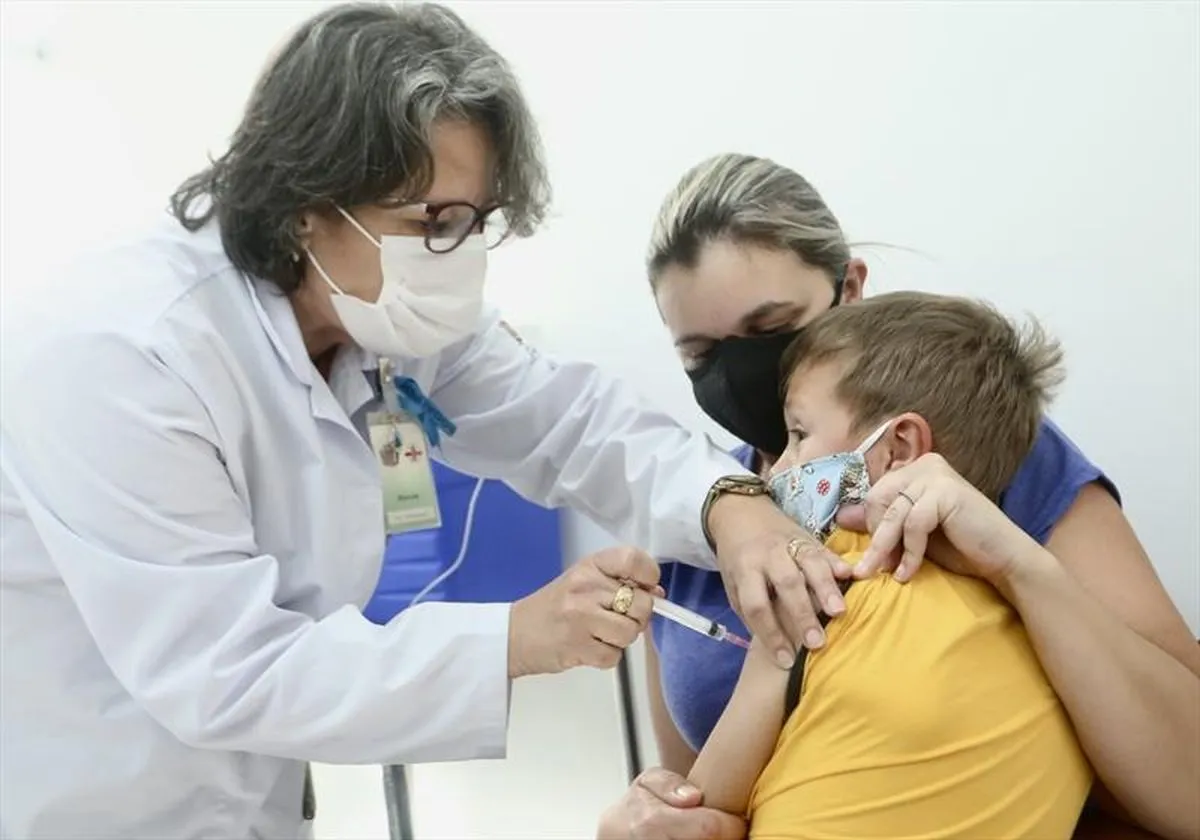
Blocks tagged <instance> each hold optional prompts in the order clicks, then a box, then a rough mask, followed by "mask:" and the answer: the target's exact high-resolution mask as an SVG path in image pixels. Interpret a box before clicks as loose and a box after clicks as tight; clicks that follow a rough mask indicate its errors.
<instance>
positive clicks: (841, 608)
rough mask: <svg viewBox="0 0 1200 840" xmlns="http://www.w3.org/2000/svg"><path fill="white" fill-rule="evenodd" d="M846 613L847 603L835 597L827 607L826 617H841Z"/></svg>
mask: <svg viewBox="0 0 1200 840" xmlns="http://www.w3.org/2000/svg"><path fill="white" fill-rule="evenodd" d="M845 611H846V602H845V601H843V600H842V599H841V598H838V597H836V596H835V597H833V598H830V599H829V603H828V604H826V605H825V614H826V615H841V614H842V613H843V612H845Z"/></svg>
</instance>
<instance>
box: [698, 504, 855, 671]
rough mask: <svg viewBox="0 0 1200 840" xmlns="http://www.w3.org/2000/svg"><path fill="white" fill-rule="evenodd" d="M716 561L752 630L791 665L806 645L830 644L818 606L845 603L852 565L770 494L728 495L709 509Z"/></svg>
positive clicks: (839, 608) (835, 608)
mask: <svg viewBox="0 0 1200 840" xmlns="http://www.w3.org/2000/svg"><path fill="white" fill-rule="evenodd" d="M708 530H709V533H710V534H712V536H713V541H714V542H715V543H716V546H717V566H718V568H720V570H721V577H722V578H723V579H724V581H725V591H726V592H727V593H729V602H730V604H732V605H733V608H734V610H736V611H737V613H738V615H740V616H741V617H742V620H743V621H744V622H746V626H747V627H748V628H750V632H751V634H752V635H753V636H754V637H755V638H756V639H760V640H761V641H762V643H763V645H764V646H765V647H766V649H767V650H769V651H771V652H772V653H773V654H774V656H775V661H776V662H777V663H779V666H780V667H781V668H790V667H791V666H792V661H793V660H794V659H795V652H796V650H797V649H799V648H800V647H801V646H804V647H806V648H808V649H810V650H815V649H816V648H819V647H821V646H822V645H824V644H825V631H824V630H822V629H821V622H820V621H819V620H818V618H817V614H818V611H823V612H825V613H826V614H828V615H831V616H834V615H841V614H842V613H843V612H844V611H845V609H846V602H845V601H844V600H842V592H841V589H840V588H839V587H838V579H839V578H846V577H849V576H850V567H849V566H848V565H847V564H846V563H845V561H843V560H842V559H841V558H840V557H838V556H837V555H836V554H834V553H833V552H831V551H829V550H828V549H826V548H825V546H823V545H821V543H820V542H818V541H817V540H816V538H815V537H813V536H812V534H810V533H808V532H807V531H805V530H804V529H803V528H801V527H800V526H799V525H797V524H796V523H795V522H793V521H792V520H791V519H790V518H789V517H788V516H787V515H786V514H784V512H783V511H781V510H780V509H779V508H778V507H776V506H775V503H774V502H773V501H772V500H771V499H770V498H769V497H768V496H738V495H735V494H733V493H726V494H725V495H724V496H722V497H721V498H719V499H717V501H716V502H714V503H713V506H712V508H711V509H710V511H709V517H708Z"/></svg>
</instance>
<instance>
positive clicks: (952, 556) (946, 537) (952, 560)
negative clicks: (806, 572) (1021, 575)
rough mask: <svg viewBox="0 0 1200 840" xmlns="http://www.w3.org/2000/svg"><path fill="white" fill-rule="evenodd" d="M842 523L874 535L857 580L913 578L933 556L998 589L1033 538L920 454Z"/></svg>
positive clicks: (938, 462) (945, 467) (937, 459)
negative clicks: (882, 575)
mask: <svg viewBox="0 0 1200 840" xmlns="http://www.w3.org/2000/svg"><path fill="white" fill-rule="evenodd" d="M838 524H840V525H842V526H843V527H847V528H852V529H854V530H857V531H865V532H868V533H870V534H871V535H872V536H871V547H870V548H869V549H868V550H867V552H866V554H865V555H864V556H863V559H862V561H861V562H859V563H858V564H857V565H856V566H855V567H854V571H853V574H854V576H855V577H856V578H865V577H870V576H871V575H874V574H877V573H878V572H881V571H882V572H893V573H894V575H895V578H896V579H897V580H899V581H901V582H904V581H908V580H911V579H912V576H913V575H914V574H916V572H917V569H919V568H920V567H921V563H922V561H923V560H924V558H925V557H926V555H928V556H929V558H930V559H932V560H933V561H934V562H936V563H937V564H938V565H939V566H941V567H943V568H945V569H948V570H949V571H952V572H956V573H958V574H961V575H970V576H972V577H977V578H982V579H983V580H986V581H989V582H990V583H992V584H993V585H999V584H1001V583H1002V581H1003V579H1004V578H1005V577H1007V576H1008V575H1009V574H1010V573H1011V572H1012V571H1013V569H1014V567H1015V566H1016V564H1017V563H1018V561H1019V559H1020V558H1023V557H1028V556H1030V549H1031V548H1032V547H1034V546H1035V543H1034V541H1033V539H1032V538H1031V537H1030V536H1028V535H1027V534H1026V533H1025V532H1024V531H1022V530H1021V529H1020V528H1018V527H1017V526H1016V525H1014V524H1013V522H1012V520H1010V519H1009V518H1008V517H1007V516H1006V515H1005V514H1004V511H1002V510H1000V508H998V507H997V506H996V505H995V504H994V503H993V502H992V501H991V500H990V499H988V498H987V497H986V496H984V495H983V494H982V493H980V492H979V491H978V490H976V489H975V488H974V487H973V486H972V485H971V484H970V483H969V482H967V480H966V479H964V478H963V477H962V476H961V475H959V474H958V473H957V472H955V471H954V468H953V467H951V466H950V465H949V464H948V463H946V459H945V458H943V457H942V456H940V455H937V454H933V453H931V454H928V455H922V456H921V457H920V458H918V459H917V460H916V461H914V462H913V463H911V464H908V465H907V466H904V467H901V468H900V469H898V470H894V471H892V472H890V473H888V474H887V475H884V476H883V477H882V478H880V479H879V481H877V482H876V483H875V484H874V486H872V487H871V490H870V492H869V493H868V494H867V499H866V504H865V505H864V506H860V507H857V508H846V509H844V510H842V511H840V512H839V514H838Z"/></svg>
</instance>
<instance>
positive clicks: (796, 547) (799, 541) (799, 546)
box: [787, 537, 807, 563]
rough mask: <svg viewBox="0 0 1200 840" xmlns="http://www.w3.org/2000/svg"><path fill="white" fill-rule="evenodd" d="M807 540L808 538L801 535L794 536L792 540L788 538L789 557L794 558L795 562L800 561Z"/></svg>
mask: <svg viewBox="0 0 1200 840" xmlns="http://www.w3.org/2000/svg"><path fill="white" fill-rule="evenodd" d="M806 542H807V540H805V539H803V538H801V537H792V538H791V539H790V540H788V544H787V553H788V557H791V558H792V562H793V563H799V562H800V552H802V551H803V550H804V545H805V543H806Z"/></svg>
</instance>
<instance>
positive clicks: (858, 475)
mask: <svg viewBox="0 0 1200 840" xmlns="http://www.w3.org/2000/svg"><path fill="white" fill-rule="evenodd" d="M891 422H892V421H891V420H889V421H887V423H884V424H883V425H882V426H880V427H879V428H878V429H876V430H875V431H873V432H871V434H870V435H868V436H867V439H866V440H864V441H863V442H862V443H860V444H859V445H858V448H857V449H855V450H854V451H853V452H839V453H837V454H835V455H827V456H825V457H824V458H818V459H816V460H815V461H809V462H808V463H805V464H800V465H799V466H795V467H790V468H789V469H786V470H784V471H782V472H779V473H776V474H775V475H773V476H771V478H770V480H769V481H768V482H767V486H768V488H769V489H770V492H771V497H772V498H773V499H775V503H776V504H777V505H779V507H780V509H782V510H783V512H784V513H786V514H787V515H788V516H789V517H791V518H792V519H793V520H794V521H795V522H797V523H799V524H800V525H801V526H802V527H803V528H804V530H806V531H808V532H809V533H810V534H812V535H813V536H815V537H816V538H817V539H819V540H821V541H824V540H825V539H827V538H828V537H829V534H830V532H831V531H833V524H834V521H833V520H834V517H835V516H837V512H838V508H839V507H841V506H842V505H844V504H858V503H861V502H862V501H863V500H864V499H866V498H867V491H868V490H870V489H871V478H870V476H869V475H867V461H866V459H865V458H864V457H863V456H865V455H866V454H867V452H869V451H870V450H871V447H872V446H874V445H875V444H876V443H878V442H879V439H880V438H881V437H883V433H884V432H886V431H887V429H888V426H889V425H890V424H891Z"/></svg>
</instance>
